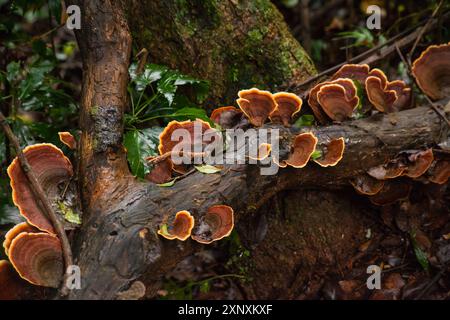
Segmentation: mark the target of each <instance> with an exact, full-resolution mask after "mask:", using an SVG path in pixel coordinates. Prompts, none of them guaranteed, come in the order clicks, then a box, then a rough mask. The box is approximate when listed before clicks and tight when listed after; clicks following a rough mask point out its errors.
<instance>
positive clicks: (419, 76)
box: [411, 42, 450, 100]
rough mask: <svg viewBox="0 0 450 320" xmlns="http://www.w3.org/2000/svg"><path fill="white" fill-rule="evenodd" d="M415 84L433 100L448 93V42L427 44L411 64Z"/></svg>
mask: <svg viewBox="0 0 450 320" xmlns="http://www.w3.org/2000/svg"><path fill="white" fill-rule="evenodd" d="M411 71H412V74H413V76H414V78H415V79H416V82H417V85H418V86H419V87H420V89H422V91H423V92H424V93H425V94H426V95H427V96H429V97H430V98H431V99H433V100H439V99H443V98H445V97H448V96H449V95H450V42H449V43H447V44H442V45H432V46H429V47H428V48H427V49H426V50H425V51H423V52H422V54H421V55H420V57H419V58H417V59H416V60H415V61H414V63H413V65H412V69H411Z"/></svg>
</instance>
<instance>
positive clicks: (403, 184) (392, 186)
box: [369, 179, 412, 206]
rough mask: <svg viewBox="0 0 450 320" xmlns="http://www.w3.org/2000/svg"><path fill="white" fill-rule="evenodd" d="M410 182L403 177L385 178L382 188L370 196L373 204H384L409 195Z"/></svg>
mask: <svg viewBox="0 0 450 320" xmlns="http://www.w3.org/2000/svg"><path fill="white" fill-rule="evenodd" d="M411 188H412V187H411V183H410V182H409V181H407V180H403V179H395V180H387V181H385V182H384V185H383V188H382V189H381V191H380V192H378V193H377V194H375V195H373V196H370V197H369V199H370V201H371V202H372V203H373V204H376V205H379V206H384V205H388V204H392V203H395V202H397V201H398V200H403V199H406V198H408V197H409V194H410V192H411Z"/></svg>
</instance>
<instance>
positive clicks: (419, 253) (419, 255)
mask: <svg viewBox="0 0 450 320" xmlns="http://www.w3.org/2000/svg"><path fill="white" fill-rule="evenodd" d="M410 236H411V244H412V246H413V250H414V254H415V256H416V259H417V262H419V264H420V266H421V267H422V269H423V270H425V272H429V271H430V263H429V262H428V257H427V254H426V253H425V252H424V251H423V250H422V249H421V248H420V246H419V243H418V242H417V240H416V233H415V232H414V231H412V232H411V233H410Z"/></svg>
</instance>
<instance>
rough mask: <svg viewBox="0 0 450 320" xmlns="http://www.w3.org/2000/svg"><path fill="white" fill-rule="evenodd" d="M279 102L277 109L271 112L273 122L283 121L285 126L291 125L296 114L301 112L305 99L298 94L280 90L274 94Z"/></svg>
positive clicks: (277, 102)
mask: <svg viewBox="0 0 450 320" xmlns="http://www.w3.org/2000/svg"><path fill="white" fill-rule="evenodd" d="M273 98H274V99H275V102H276V104H277V107H276V109H275V110H274V111H273V112H272V113H271V114H270V116H269V118H270V121H272V122H281V123H282V124H283V125H284V126H285V127H290V126H291V121H292V118H293V117H294V115H295V114H296V113H298V112H300V110H301V108H302V104H303V101H302V99H300V98H299V97H298V96H297V95H296V94H293V93H288V92H278V93H275V94H274V95H273Z"/></svg>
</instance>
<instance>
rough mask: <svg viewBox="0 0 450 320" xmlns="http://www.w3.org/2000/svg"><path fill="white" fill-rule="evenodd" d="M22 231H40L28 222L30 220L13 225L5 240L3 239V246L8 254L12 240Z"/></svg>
mask: <svg viewBox="0 0 450 320" xmlns="http://www.w3.org/2000/svg"><path fill="white" fill-rule="evenodd" d="M22 232H39V231H38V229H36V228H35V227H33V226H32V225H30V224H28V222H21V223H19V224H16V225H15V226H14V227H12V228H11V229H10V230H9V231H8V232H7V233H6V235H5V241H3V248H4V249H5V253H6V255H8V250H9V247H10V246H11V242H12V241H13V239H14V238H15V237H17V236H18V235H19V234H21V233H22Z"/></svg>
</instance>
